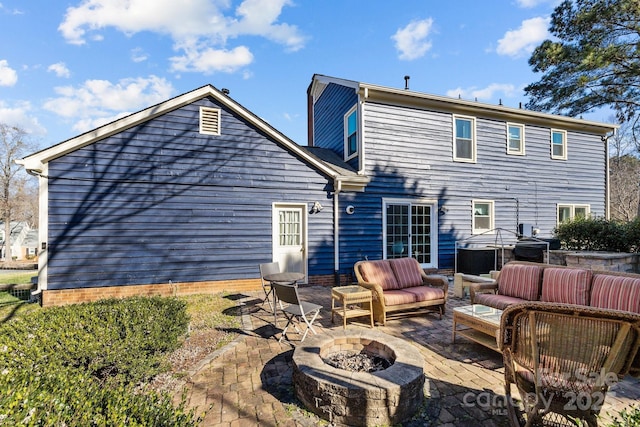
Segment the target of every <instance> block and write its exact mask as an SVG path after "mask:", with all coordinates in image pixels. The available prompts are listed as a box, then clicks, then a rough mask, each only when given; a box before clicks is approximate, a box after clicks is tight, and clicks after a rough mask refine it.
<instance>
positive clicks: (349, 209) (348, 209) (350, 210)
mask: <svg viewBox="0 0 640 427" xmlns="http://www.w3.org/2000/svg"><path fill="white" fill-rule="evenodd" d="M344 211H345V212H346V213H347V215H353V213H354V212H355V211H356V208H355V207H354V206H353V205H349V206H347V207H346V208H345V209H344Z"/></svg>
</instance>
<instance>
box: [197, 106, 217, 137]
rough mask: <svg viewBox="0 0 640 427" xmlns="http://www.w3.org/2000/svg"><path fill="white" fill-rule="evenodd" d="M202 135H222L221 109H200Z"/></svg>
mask: <svg viewBox="0 0 640 427" xmlns="http://www.w3.org/2000/svg"><path fill="white" fill-rule="evenodd" d="M200 133H203V134H205V135H220V109H218V108H208V107H200Z"/></svg>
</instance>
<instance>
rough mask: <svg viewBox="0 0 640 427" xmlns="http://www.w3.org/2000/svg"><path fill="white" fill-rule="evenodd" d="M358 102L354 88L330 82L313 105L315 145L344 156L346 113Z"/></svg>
mask: <svg viewBox="0 0 640 427" xmlns="http://www.w3.org/2000/svg"><path fill="white" fill-rule="evenodd" d="M357 102H358V95H357V94H356V92H355V90H353V88H349V87H345V86H340V85H337V84H334V83H331V84H329V85H328V86H327V87H326V88H325V89H324V91H323V92H322V95H321V96H320V98H319V99H318V100H317V101H316V102H315V103H314V105H313V132H314V134H313V145H314V146H315V147H322V148H328V149H330V150H333V151H334V152H336V153H337V154H338V155H340V156H341V157H343V156H344V115H345V114H346V113H347V111H349V110H350V109H351V108H353V106H354V105H356V103H357Z"/></svg>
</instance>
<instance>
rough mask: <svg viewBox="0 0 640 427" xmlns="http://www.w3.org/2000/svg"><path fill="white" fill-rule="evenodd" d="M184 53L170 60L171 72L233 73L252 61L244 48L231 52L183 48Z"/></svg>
mask: <svg viewBox="0 0 640 427" xmlns="http://www.w3.org/2000/svg"><path fill="white" fill-rule="evenodd" d="M184 51H185V54H184V55H182V56H174V57H172V58H170V60H171V69H172V70H173V71H197V72H201V73H205V74H208V73H212V72H215V71H222V72H226V73H233V72H234V71H236V70H238V69H240V68H242V67H244V66H246V65H249V64H251V62H252V61H253V54H252V53H251V52H250V51H249V49H247V48H246V47H245V46H238V47H236V48H235V49H233V50H224V49H211V48H204V49H202V48H186V47H185V48H184Z"/></svg>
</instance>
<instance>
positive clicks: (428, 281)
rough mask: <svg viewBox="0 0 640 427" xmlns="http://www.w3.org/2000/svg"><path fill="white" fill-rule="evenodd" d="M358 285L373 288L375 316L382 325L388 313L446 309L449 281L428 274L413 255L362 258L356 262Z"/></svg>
mask: <svg viewBox="0 0 640 427" xmlns="http://www.w3.org/2000/svg"><path fill="white" fill-rule="evenodd" d="M354 270H355V274H356V278H357V280H358V284H359V285H360V286H362V287H365V288H367V289H370V290H371V293H372V296H373V317H374V319H375V321H376V322H377V323H379V324H382V325H384V324H385V323H386V321H387V313H391V312H398V311H407V310H416V309H421V308H432V309H434V310H436V311H437V312H438V313H439V314H440V318H442V314H443V313H444V311H445V304H446V302H447V294H448V287H449V281H448V280H447V278H446V277H445V276H440V275H427V274H426V273H425V272H424V270H423V269H422V268H421V267H420V264H419V263H418V261H417V260H416V259H414V258H397V259H391V260H376V261H359V262H357V263H356V264H355V265H354Z"/></svg>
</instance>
